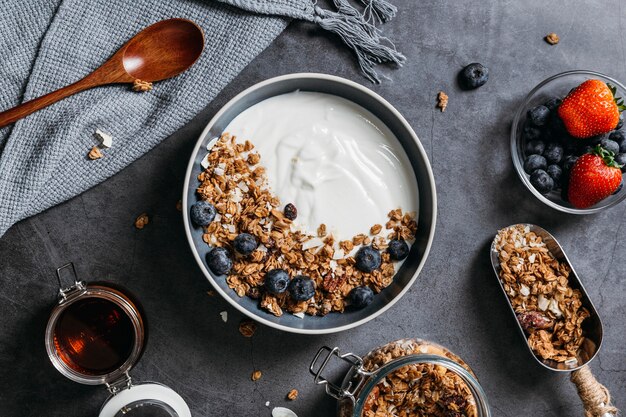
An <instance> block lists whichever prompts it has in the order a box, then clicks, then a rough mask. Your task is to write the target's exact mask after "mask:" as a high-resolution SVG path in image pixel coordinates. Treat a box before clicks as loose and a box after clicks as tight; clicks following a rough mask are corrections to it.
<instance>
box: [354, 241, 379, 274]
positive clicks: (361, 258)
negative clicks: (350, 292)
mask: <svg viewBox="0 0 626 417" xmlns="http://www.w3.org/2000/svg"><path fill="white" fill-rule="evenodd" d="M354 259H355V261H356V267H357V269H358V270H359V271H361V272H372V271H373V270H375V269H377V268H378V267H379V266H380V263H381V259H380V252H378V251H377V250H376V249H374V248H373V247H371V246H361V248H360V249H359V250H358V251H357V252H356V255H354Z"/></svg>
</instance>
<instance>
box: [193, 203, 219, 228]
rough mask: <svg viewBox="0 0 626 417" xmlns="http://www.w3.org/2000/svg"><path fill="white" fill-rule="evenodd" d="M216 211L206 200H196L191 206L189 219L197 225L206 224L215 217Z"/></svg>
mask: <svg viewBox="0 0 626 417" xmlns="http://www.w3.org/2000/svg"><path fill="white" fill-rule="evenodd" d="M215 214H217V211H216V210H215V207H214V206H213V204H211V203H209V202H208V201H204V200H201V201H198V202H197V203H195V204H194V205H193V206H191V221H192V222H194V224H196V225H197V226H203V227H204V226H208V225H209V223H211V222H212V221H213V219H215Z"/></svg>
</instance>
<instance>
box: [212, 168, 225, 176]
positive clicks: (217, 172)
mask: <svg viewBox="0 0 626 417" xmlns="http://www.w3.org/2000/svg"><path fill="white" fill-rule="evenodd" d="M213 173H214V174H215V175H217V176H218V177H221V176H223V175H224V168H220V167H215V169H214V170H213Z"/></svg>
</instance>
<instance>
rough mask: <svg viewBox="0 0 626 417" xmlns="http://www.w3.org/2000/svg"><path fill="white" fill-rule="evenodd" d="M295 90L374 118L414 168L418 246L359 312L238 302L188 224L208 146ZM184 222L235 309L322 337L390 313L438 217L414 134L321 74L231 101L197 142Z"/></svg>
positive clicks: (346, 84)
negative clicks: (283, 309) (254, 110)
mask: <svg viewBox="0 0 626 417" xmlns="http://www.w3.org/2000/svg"><path fill="white" fill-rule="evenodd" d="M295 90H302V91H314V92H321V93H327V94H333V95H336V96H339V97H343V98H345V99H347V100H350V101H352V102H354V103H356V104H359V105H360V106H362V107H364V108H365V109H367V110H369V111H370V112H372V113H373V114H374V115H376V116H377V117H378V118H379V119H380V120H381V121H382V122H383V123H385V124H386V125H387V126H388V127H389V129H391V131H392V132H393V133H394V134H395V136H396V137H397V138H398V140H399V141H400V142H401V144H402V146H403V148H404V150H405V152H406V153H407V155H408V157H409V160H410V161H411V164H412V166H413V170H414V172H415V176H416V179H417V184H418V188H419V190H418V193H419V197H418V198H419V213H418V219H417V221H418V231H417V236H416V241H415V243H414V244H413V246H412V247H411V253H410V255H409V257H408V258H407V260H406V261H405V262H404V264H403V265H402V267H401V268H400V270H399V271H398V273H397V274H396V276H395V278H394V281H393V283H392V284H391V285H390V286H389V287H387V288H385V290H383V291H382V292H381V293H380V294H378V295H377V296H376V297H375V298H374V301H373V302H372V303H371V304H370V305H369V306H367V307H366V308H364V309H362V310H357V311H346V312H345V313H343V314H337V313H331V314H329V315H327V316H325V317H311V316H305V317H304V319H300V318H298V317H296V316H293V315H291V314H283V315H282V316H281V317H274V316H273V315H272V314H270V313H267V312H265V311H263V310H261V309H260V308H259V306H258V301H257V300H252V299H250V298H248V297H241V298H240V297H238V296H237V294H235V292H234V291H233V290H231V289H230V288H229V287H228V285H227V284H226V280H225V279H224V277H223V276H221V277H220V276H214V275H213V274H212V273H211V272H210V271H209V270H208V268H207V267H206V264H205V261H204V258H205V255H206V254H207V252H209V250H210V247H209V246H208V245H207V244H206V243H204V241H203V240H202V229H201V228H198V227H195V226H194V225H193V224H191V222H190V221H189V209H190V207H191V206H192V205H193V204H194V203H195V202H196V201H198V197H197V195H196V192H195V190H196V188H197V186H198V180H197V176H198V174H199V173H200V172H201V171H202V167H201V166H200V161H201V160H202V158H203V157H204V156H205V155H206V153H207V144H208V143H209V142H210V141H211V140H212V139H214V138H216V137H219V136H220V135H221V134H222V132H223V130H224V128H226V126H227V125H228V124H229V123H230V122H231V121H232V120H233V119H234V118H235V117H236V116H237V115H239V114H240V113H241V112H243V111H244V110H246V109H247V108H248V107H250V106H253V105H255V104H256V103H258V102H260V101H263V100H265V99H267V98H270V97H273V96H277V95H280V94H285V93H289V92H292V91H295ZM183 207H184V208H185V209H184V212H183V218H184V222H185V232H186V234H187V238H188V240H189V244H190V245H191V250H192V252H193V255H194V257H195V258H196V261H197V262H198V265H199V266H200V269H201V270H202V272H203V273H204V275H205V276H206V277H207V279H208V280H209V282H210V283H211V284H212V285H213V287H214V288H215V289H216V291H217V292H219V294H220V295H221V296H222V297H224V298H225V299H226V301H228V302H229V303H230V304H232V305H233V307H235V308H236V309H237V310H239V311H241V312H242V313H244V314H246V315H247V316H249V317H250V318H252V319H254V320H256V321H258V322H260V323H263V324H266V325H268V326H270V327H274V328H277V329H280V330H286V331H289V332H294V333H308V334H323V333H333V332H339V331H342V330H347V329H350V328H352V327H356V326H358V325H361V324H363V323H365V322H367V321H369V320H371V319H373V318H374V317H376V316H378V315H380V314H382V313H383V312H384V311H386V310H387V309H388V308H390V307H391V306H392V305H393V304H394V303H395V302H396V301H398V300H399V299H400V297H402V295H403V294H404V293H405V292H406V291H408V289H409V287H410V286H411V284H412V283H413V282H414V281H415V279H416V278H417V276H418V274H419V272H420V270H421V269H422V266H423V265H424V262H425V261H426V257H427V256H428V252H429V250H430V246H431V244H432V241H433V236H434V233H435V223H436V217H437V196H436V192H435V180H434V178H433V173H432V170H431V167H430V163H429V162H428V157H427V156H426V152H424V148H423V147H422V145H421V143H420V141H419V139H418V138H417V135H416V134H415V132H414V131H413V129H411V126H409V124H408V123H407V121H406V120H405V119H404V117H402V115H401V114H400V113H399V112H398V111H397V110H396V109H395V108H394V107H393V106H392V105H391V104H389V103H388V102H387V101H385V100H384V99H383V98H382V97H380V96H379V95H377V94H376V93H374V92H373V91H371V90H369V89H367V88H365V87H363V86H361V85H360V84H357V83H354V82H352V81H349V80H346V79H343V78H340V77H335V76H331V75H325V74H306V73H305V74H289V75H284V76H280V77H276V78H272V79H269V80H267V81H263V82H261V83H259V84H256V85H254V86H252V87H250V88H248V89H247V90H245V91H243V92H242V93H240V94H239V95H237V96H236V97H235V98H233V99H232V100H230V101H229V102H228V103H227V104H226V105H225V106H224V107H223V108H222V109H221V110H220V111H219V112H218V113H217V114H216V115H215V116H214V117H213V119H212V120H211V121H210V122H209V124H208V125H207V126H206V128H205V129H204V131H203V132H202V135H200V138H199V139H198V142H197V143H196V146H195V148H194V150H193V153H192V155H191V159H190V161H189V166H188V168H187V175H186V179H185V186H184V190H183Z"/></svg>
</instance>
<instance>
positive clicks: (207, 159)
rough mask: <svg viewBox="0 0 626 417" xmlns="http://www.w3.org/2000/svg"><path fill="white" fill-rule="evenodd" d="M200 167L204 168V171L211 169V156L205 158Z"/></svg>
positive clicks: (207, 155)
mask: <svg viewBox="0 0 626 417" xmlns="http://www.w3.org/2000/svg"><path fill="white" fill-rule="evenodd" d="M200 165H201V166H202V169H207V168H208V167H209V165H211V164H210V162H209V154H206V155H205V156H204V158H203V159H202V161H200Z"/></svg>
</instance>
